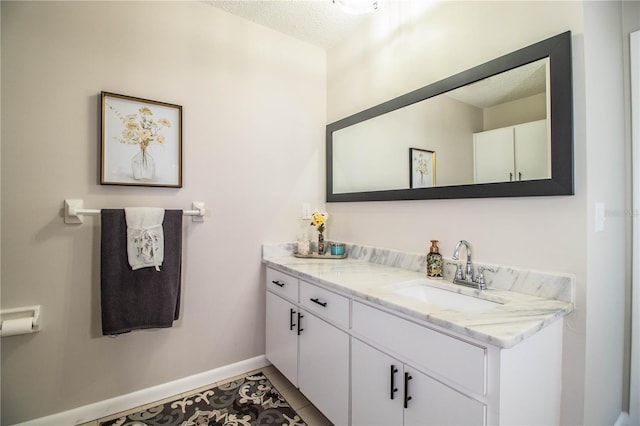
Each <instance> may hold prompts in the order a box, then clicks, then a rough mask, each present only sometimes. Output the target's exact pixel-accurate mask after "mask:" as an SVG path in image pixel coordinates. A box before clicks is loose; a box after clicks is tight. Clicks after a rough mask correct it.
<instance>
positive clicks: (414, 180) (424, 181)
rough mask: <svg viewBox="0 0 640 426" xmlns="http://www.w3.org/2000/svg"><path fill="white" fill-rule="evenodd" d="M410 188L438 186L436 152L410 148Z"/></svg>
mask: <svg viewBox="0 0 640 426" xmlns="http://www.w3.org/2000/svg"><path fill="white" fill-rule="evenodd" d="M409 170H410V173H409V188H432V187H434V186H436V153H435V151H429V150H426V149H420V148H409Z"/></svg>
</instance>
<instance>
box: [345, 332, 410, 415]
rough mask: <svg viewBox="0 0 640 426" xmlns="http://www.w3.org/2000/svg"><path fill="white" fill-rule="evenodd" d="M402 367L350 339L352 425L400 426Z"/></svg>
mask: <svg viewBox="0 0 640 426" xmlns="http://www.w3.org/2000/svg"><path fill="white" fill-rule="evenodd" d="M402 378H403V370H402V364H401V363H400V362H398V361H397V360H396V359H394V358H391V357H390V356H388V355H386V354H384V353H382V352H380V351H379V350H377V349H375V348H372V347H371V346H369V345H367V344H365V343H362V342H361V341H360V340H357V339H354V338H352V339H351V426H389V425H402V410H403V407H402V402H403V400H402V397H403V389H402V386H403V382H402V380H403V379H402Z"/></svg>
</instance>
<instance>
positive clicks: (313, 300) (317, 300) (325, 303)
mask: <svg viewBox="0 0 640 426" xmlns="http://www.w3.org/2000/svg"><path fill="white" fill-rule="evenodd" d="M310 300H311V301H312V302H313V303H317V304H318V305H320V306H322V307H325V308H326V307H327V302H321V301H320V299H317V298H316V299H314V298H313V297H312V298H311V299H310Z"/></svg>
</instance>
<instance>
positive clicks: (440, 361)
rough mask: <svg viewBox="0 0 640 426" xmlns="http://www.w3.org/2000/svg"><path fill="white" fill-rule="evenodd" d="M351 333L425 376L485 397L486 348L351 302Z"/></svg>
mask: <svg viewBox="0 0 640 426" xmlns="http://www.w3.org/2000/svg"><path fill="white" fill-rule="evenodd" d="M352 331H353V333H354V334H358V335H360V336H362V337H363V338H366V339H368V340H370V341H372V342H374V343H375V344H376V345H377V346H379V347H380V348H381V349H382V348H384V349H386V350H388V351H391V352H392V353H395V354H402V356H403V357H404V358H405V361H406V362H408V363H410V364H411V365H414V366H415V367H417V368H420V369H422V370H423V371H425V372H432V373H435V375H436V378H437V376H441V377H442V378H443V379H446V380H449V381H452V382H454V383H456V384H457V385H460V386H462V387H464V388H466V389H467V390H469V391H471V392H474V393H476V394H478V395H484V394H485V393H486V357H487V354H486V348H483V347H481V346H476V345H474V344H471V343H468V342H465V341H462V340H459V339H456V338H455V337H451V336H448V335H446V334H443V333H439V332H437V331H435V330H432V329H430V328H427V327H423V326H421V325H418V324H416V323H413V322H411V321H407V320H405V319H402V318H399V317H397V316H395V315H391V314H388V313H386V312H383V311H380V310H378V309H375V308H372V307H370V306H368V305H364V304H362V303H359V302H355V301H354V302H353V318H352Z"/></svg>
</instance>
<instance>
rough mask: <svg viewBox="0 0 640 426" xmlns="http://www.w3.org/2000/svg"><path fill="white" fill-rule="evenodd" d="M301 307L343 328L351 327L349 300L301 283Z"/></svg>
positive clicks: (306, 283)
mask: <svg viewBox="0 0 640 426" xmlns="http://www.w3.org/2000/svg"><path fill="white" fill-rule="evenodd" d="M300 305H302V306H304V307H305V308H306V309H308V310H309V311H311V312H315V313H316V314H318V315H319V316H321V317H323V318H326V319H328V320H329V321H332V322H334V323H335V324H338V325H340V326H342V327H345V328H348V327H349V299H348V298H346V297H344V296H341V295H339V294H336V293H333V292H331V291H329V290H325V289H323V288H320V287H318V286H316V285H313V284H309V283H308V282H305V281H300Z"/></svg>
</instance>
